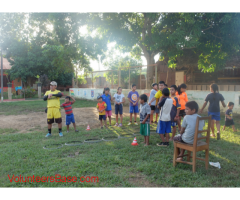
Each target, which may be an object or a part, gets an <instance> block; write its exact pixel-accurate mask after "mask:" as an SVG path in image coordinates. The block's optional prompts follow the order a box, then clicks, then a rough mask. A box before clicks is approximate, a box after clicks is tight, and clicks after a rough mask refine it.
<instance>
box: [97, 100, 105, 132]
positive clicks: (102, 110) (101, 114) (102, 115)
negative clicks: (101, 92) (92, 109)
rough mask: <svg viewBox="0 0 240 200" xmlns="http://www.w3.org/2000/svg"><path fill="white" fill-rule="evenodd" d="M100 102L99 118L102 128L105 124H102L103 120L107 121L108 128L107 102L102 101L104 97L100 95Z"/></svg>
mask: <svg viewBox="0 0 240 200" xmlns="http://www.w3.org/2000/svg"><path fill="white" fill-rule="evenodd" d="M97 100H98V103H97V110H98V112H99V120H100V122H101V129H103V124H102V120H103V121H104V123H105V128H107V121H106V115H105V113H106V112H105V110H106V108H107V104H106V103H105V102H104V101H102V97H101V96H98V97H97Z"/></svg>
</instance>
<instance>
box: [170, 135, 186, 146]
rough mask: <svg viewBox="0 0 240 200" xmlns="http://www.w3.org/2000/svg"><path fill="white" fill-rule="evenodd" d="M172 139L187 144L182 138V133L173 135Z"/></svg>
mask: <svg viewBox="0 0 240 200" xmlns="http://www.w3.org/2000/svg"><path fill="white" fill-rule="evenodd" d="M173 141H176V142H182V143H185V144H187V143H186V142H184V141H183V140H182V135H179V136H175V137H174V138H173Z"/></svg>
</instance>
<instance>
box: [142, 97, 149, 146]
mask: <svg viewBox="0 0 240 200" xmlns="http://www.w3.org/2000/svg"><path fill="white" fill-rule="evenodd" d="M140 104H141V106H140V134H141V135H143V136H144V142H143V143H144V144H145V145H144V146H148V145H149V137H150V124H149V123H150V114H151V108H150V106H149V105H148V104H147V95H146V94H142V95H141V96H140Z"/></svg>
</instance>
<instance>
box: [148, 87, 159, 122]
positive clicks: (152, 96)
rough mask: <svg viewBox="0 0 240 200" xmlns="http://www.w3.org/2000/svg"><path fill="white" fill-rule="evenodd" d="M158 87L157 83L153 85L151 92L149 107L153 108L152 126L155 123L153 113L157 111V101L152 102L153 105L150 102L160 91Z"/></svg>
mask: <svg viewBox="0 0 240 200" xmlns="http://www.w3.org/2000/svg"><path fill="white" fill-rule="evenodd" d="M157 87H158V85H157V83H153V84H152V90H151V92H150V97H149V106H150V107H151V115H150V124H152V123H153V113H154V111H155V109H156V106H155V105H156V100H155V101H152V102H151V103H150V100H151V99H152V98H154V96H155V94H156V93H157V91H158V89H157Z"/></svg>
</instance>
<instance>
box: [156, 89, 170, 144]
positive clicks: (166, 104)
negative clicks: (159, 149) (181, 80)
mask: <svg viewBox="0 0 240 200" xmlns="http://www.w3.org/2000/svg"><path fill="white" fill-rule="evenodd" d="M162 97H163V98H162V101H161V102H160V103H159V104H158V105H159V107H160V108H161V111H160V117H159V121H158V126H157V130H156V132H157V133H158V134H159V135H160V138H161V139H162V142H161V143H160V144H157V146H169V133H171V115H170V113H171V110H172V106H173V100H172V99H171V98H170V97H169V90H168V88H164V89H163V91H162ZM164 134H166V140H167V141H165V138H164Z"/></svg>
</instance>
